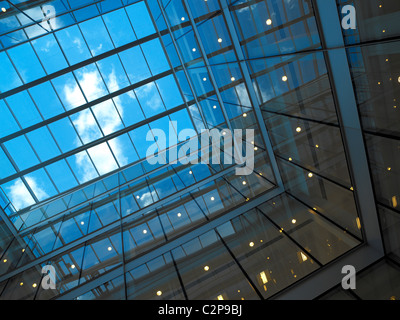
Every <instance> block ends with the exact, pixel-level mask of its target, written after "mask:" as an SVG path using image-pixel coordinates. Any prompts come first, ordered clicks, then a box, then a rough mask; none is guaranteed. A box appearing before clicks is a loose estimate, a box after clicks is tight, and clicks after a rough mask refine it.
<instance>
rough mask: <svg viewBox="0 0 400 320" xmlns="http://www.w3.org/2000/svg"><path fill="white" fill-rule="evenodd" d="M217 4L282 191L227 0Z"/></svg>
mask: <svg viewBox="0 0 400 320" xmlns="http://www.w3.org/2000/svg"><path fill="white" fill-rule="evenodd" d="M219 2H220V3H221V8H222V12H223V16H224V19H225V22H226V25H227V27H228V30H229V34H230V36H231V39H232V42H233V46H234V50H235V53H236V57H237V59H238V63H239V65H240V69H241V71H242V74H243V77H244V81H245V85H246V88H247V92H248V93H249V96H250V101H251V103H252V104H253V108H254V114H255V117H256V121H257V123H258V126H259V128H260V130H261V136H262V138H263V140H264V145H265V147H266V149H267V154H268V155H269V159H270V162H271V166H272V171H273V173H274V175H275V179H276V182H277V185H278V186H279V187H280V188H282V190H283V181H282V178H281V174H280V172H279V168H278V163H277V162H276V158H275V153H274V150H273V147H272V142H271V139H270V137H269V134H268V130H267V127H266V125H265V122H264V120H263V116H262V113H261V108H260V104H259V101H258V98H257V94H256V92H255V90H254V86H253V83H252V81H251V77H250V72H249V69H248V67H247V64H246V62H245V57H244V54H243V51H242V48H241V46H240V42H239V37H238V35H237V33H236V29H235V26H234V24H233V19H232V16H231V14H230V10H229V4H228V2H227V0H219Z"/></svg>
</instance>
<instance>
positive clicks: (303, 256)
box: [300, 252, 308, 261]
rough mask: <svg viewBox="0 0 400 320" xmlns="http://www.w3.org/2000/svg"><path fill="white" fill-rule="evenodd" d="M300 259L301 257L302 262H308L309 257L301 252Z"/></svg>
mask: <svg viewBox="0 0 400 320" xmlns="http://www.w3.org/2000/svg"><path fill="white" fill-rule="evenodd" d="M300 257H301V260H303V261H306V260H307V259H308V258H307V256H306V255H305V254H304V253H303V252H300Z"/></svg>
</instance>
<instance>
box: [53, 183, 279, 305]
mask: <svg viewBox="0 0 400 320" xmlns="http://www.w3.org/2000/svg"><path fill="white" fill-rule="evenodd" d="M279 194H281V191H280V190H279V189H274V190H271V191H269V192H267V193H265V194H264V195H261V196H260V197H258V198H256V199H254V200H252V201H249V202H246V203H245V204H243V205H242V206H240V207H238V208H236V209H234V210H231V211H229V212H227V213H226V214H224V215H222V216H220V217H218V218H215V219H214V220H211V221H209V222H207V223H206V224H204V225H202V226H200V227H198V228H196V229H195V230H193V231H191V232H189V233H186V234H184V235H183V236H180V237H179V238H177V239H175V240H172V241H170V242H167V243H166V244H164V245H162V246H161V247H159V248H156V249H154V250H152V251H150V252H148V253H146V254H144V255H142V256H139V257H137V258H135V259H134V260H133V261H131V262H128V263H127V264H126V270H132V269H134V268H136V267H139V266H140V265H142V264H144V263H146V262H148V261H149V260H152V259H154V258H156V257H158V256H160V255H162V254H165V253H167V252H169V251H171V250H172V249H174V248H176V247H178V246H180V245H182V244H184V243H185V242H187V241H190V240H192V239H194V238H196V237H198V236H200V235H202V234H204V233H206V232H208V231H210V230H212V229H214V228H216V227H218V226H220V225H222V224H224V223H225V222H228V221H230V220H232V219H233V218H235V217H237V216H239V215H241V214H243V213H244V212H246V211H248V210H251V209H253V208H255V207H256V206H259V205H260V204H262V203H264V202H266V201H268V200H270V199H272V198H274V197H276V196H278V195H279ZM122 272H123V267H122V266H120V267H118V268H116V269H114V270H113V271H110V272H108V273H106V274H104V275H102V276H100V277H98V278H96V279H94V280H92V281H90V282H87V283H85V284H83V285H82V286H80V287H77V288H75V289H72V290H71V291H69V292H67V293H65V294H63V295H61V296H59V297H58V298H56V300H70V299H73V298H75V297H78V296H80V295H82V294H84V293H86V292H88V291H89V290H91V289H94V288H96V287H97V286H99V285H101V284H103V283H104V282H107V281H110V280H112V279H114V278H116V277H118V276H120V275H122Z"/></svg>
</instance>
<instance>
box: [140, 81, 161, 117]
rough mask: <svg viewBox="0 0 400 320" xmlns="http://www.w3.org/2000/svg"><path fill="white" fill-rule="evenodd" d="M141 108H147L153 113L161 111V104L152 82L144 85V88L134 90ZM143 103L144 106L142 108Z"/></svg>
mask: <svg viewBox="0 0 400 320" xmlns="http://www.w3.org/2000/svg"><path fill="white" fill-rule="evenodd" d="M135 92H136V94H137V96H138V98H139V101H140V102H141V104H142V107H143V108H144V107H148V108H150V109H152V110H154V111H158V110H160V109H163V103H162V100H161V98H160V95H159V94H158V91H157V89H156V87H155V84H154V83H153V82H150V83H148V84H145V85H144V86H142V87H140V88H138V89H136V90H135ZM143 102H144V104H145V105H144V106H143Z"/></svg>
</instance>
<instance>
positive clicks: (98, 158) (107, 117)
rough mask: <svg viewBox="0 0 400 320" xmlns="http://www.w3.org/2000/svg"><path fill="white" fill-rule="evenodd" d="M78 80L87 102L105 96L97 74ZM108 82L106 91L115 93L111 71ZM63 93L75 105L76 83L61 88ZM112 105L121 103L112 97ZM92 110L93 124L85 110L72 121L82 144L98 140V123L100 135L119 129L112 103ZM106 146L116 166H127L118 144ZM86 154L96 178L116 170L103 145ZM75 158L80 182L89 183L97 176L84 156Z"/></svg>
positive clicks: (104, 144)
mask: <svg viewBox="0 0 400 320" xmlns="http://www.w3.org/2000/svg"><path fill="white" fill-rule="evenodd" d="M79 78H80V79H79V84H80V86H81V88H82V90H83V92H84V93H85V96H86V97H87V99H88V100H89V101H90V100H93V99H96V98H99V97H102V96H104V95H106V94H107V91H106V90H105V89H104V85H103V82H102V81H103V80H102V78H101V77H100V75H99V73H98V72H97V71H92V72H83V73H82V74H81V75H80V77H79ZM108 79H109V81H108V83H107V86H108V87H109V88H113V89H114V90H118V89H119V85H118V81H117V76H116V74H115V71H114V70H113V71H112V72H111V74H110V75H109V77H108ZM64 94H65V97H66V99H67V101H68V102H69V103H70V104H71V105H74V104H76V103H77V99H79V96H82V94H81V93H80V89H79V87H78V85H77V84H74V86H72V87H71V86H65V87H64ZM114 102H115V103H116V104H119V105H120V104H121V101H120V99H119V98H118V97H117V98H114ZM81 104H82V103H81ZM92 110H93V113H94V114H95V116H96V119H97V122H96V119H95V118H94V117H93V114H92V112H91V111H90V110H89V109H87V110H84V111H83V112H80V113H79V115H78V117H77V118H76V119H75V120H74V121H73V123H74V125H75V128H76V130H77V131H78V133H79V135H80V137H81V139H82V140H83V142H84V143H88V142H90V141H94V140H96V139H98V138H100V137H101V136H100V134H99V132H100V130H99V126H98V124H97V123H99V124H100V126H101V130H102V131H103V133H104V135H108V134H110V133H112V132H115V131H117V130H118V129H119V128H120V127H122V122H121V119H120V117H119V115H118V112H117V111H116V109H115V106H114V104H113V102H112V100H108V101H105V102H103V103H101V104H98V105H96V106H94V107H93V108H92ZM122 110H123V109H122V108H120V110H119V111H120V114H121V116H122ZM109 144H110V146H111V148H112V151H113V153H114V155H115V157H116V158H117V159H118V160H119V162H120V165H125V164H127V162H128V161H127V158H126V157H125V156H124V154H123V149H122V146H121V145H120V143H119V142H118V141H117V140H115V139H114V140H112V141H110V142H109ZM76 145H77V146H79V141H76ZM88 152H89V155H90V157H91V159H92V161H93V163H94V164H95V166H96V169H97V171H98V172H99V174H100V175H103V174H106V173H108V172H110V171H113V170H115V169H117V168H118V164H117V162H116V160H115V159H114V157H113V156H112V153H111V151H110V148H109V147H108V145H107V144H106V143H102V144H100V145H98V146H95V147H93V148H91V149H89V150H88ZM75 159H76V164H77V165H78V167H79V168H80V169H81V172H80V173H81V177H80V178H81V180H83V181H89V180H92V179H93V178H95V177H97V173H96V172H94V171H93V166H92V164H91V162H90V161H88V158H87V157H86V153H81V154H77V155H76V157H75Z"/></svg>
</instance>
